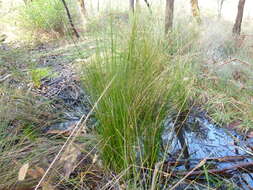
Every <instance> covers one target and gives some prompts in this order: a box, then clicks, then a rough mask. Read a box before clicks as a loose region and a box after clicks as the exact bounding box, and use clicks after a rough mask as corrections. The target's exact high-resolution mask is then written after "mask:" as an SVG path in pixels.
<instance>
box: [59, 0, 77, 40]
mask: <svg viewBox="0 0 253 190" xmlns="http://www.w3.org/2000/svg"><path fill="white" fill-rule="evenodd" d="M61 1H62V4H63V6H64V8H65V10H66V13H67V16H68V19H69V23H70V25H71V28H72V30H73V32H74V34H75V36H76V37H77V38H79V37H80V35H79V34H78V32H77V30H76V28H75V25H74V23H73V20H72V18H71V15H70V12H69V9H68V6H67V4H66V1H65V0H61Z"/></svg>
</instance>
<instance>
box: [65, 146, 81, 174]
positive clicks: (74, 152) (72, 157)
mask: <svg viewBox="0 0 253 190" xmlns="http://www.w3.org/2000/svg"><path fill="white" fill-rule="evenodd" d="M80 154H81V152H80V150H79V149H78V148H77V147H75V146H74V145H73V144H72V145H70V146H68V147H67V149H66V151H65V152H64V153H63V155H62V157H61V159H60V162H61V163H64V166H63V169H64V176H65V177H66V178H67V179H68V178H69V176H70V174H71V173H72V172H73V171H74V169H75V164H76V163H77V162H78V160H77V158H78V156H79V155H80Z"/></svg>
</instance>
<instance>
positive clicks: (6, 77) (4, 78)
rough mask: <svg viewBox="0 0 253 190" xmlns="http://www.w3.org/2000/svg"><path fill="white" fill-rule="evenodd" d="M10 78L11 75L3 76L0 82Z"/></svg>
mask: <svg viewBox="0 0 253 190" xmlns="http://www.w3.org/2000/svg"><path fill="white" fill-rule="evenodd" d="M10 76H11V74H8V75H6V76H4V77H3V78H0V82H4V81H5V80H6V79H8V78H9V77H10Z"/></svg>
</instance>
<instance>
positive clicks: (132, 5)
mask: <svg viewBox="0 0 253 190" xmlns="http://www.w3.org/2000/svg"><path fill="white" fill-rule="evenodd" d="M129 9H130V11H132V12H134V0H129Z"/></svg>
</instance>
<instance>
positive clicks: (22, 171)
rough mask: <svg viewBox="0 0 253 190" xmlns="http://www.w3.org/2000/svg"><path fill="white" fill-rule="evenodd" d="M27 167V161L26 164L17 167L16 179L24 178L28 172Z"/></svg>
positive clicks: (21, 179)
mask: <svg viewBox="0 0 253 190" xmlns="http://www.w3.org/2000/svg"><path fill="white" fill-rule="evenodd" d="M28 168H29V163H26V164H24V165H22V167H21V168H20V169H19V172H18V180H19V181H23V180H25V177H26V174H27V172H28Z"/></svg>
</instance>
